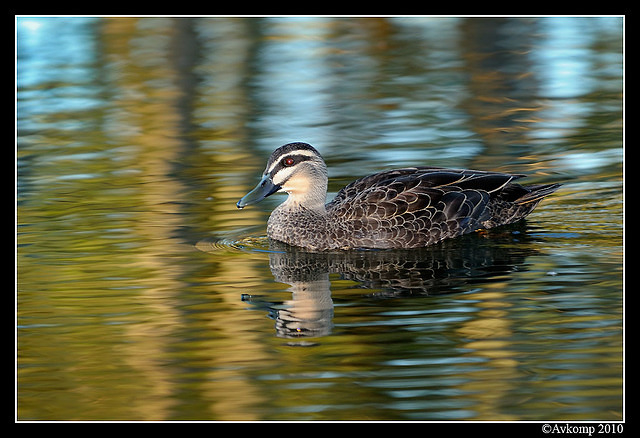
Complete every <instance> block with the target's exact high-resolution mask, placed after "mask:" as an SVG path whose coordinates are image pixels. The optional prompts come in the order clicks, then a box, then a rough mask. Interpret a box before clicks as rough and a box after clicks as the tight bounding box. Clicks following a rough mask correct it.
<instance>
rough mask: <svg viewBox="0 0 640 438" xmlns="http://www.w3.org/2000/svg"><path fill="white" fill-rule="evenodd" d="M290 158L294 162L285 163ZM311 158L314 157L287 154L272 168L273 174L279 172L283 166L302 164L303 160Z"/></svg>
mask: <svg viewBox="0 0 640 438" xmlns="http://www.w3.org/2000/svg"><path fill="white" fill-rule="evenodd" d="M289 159H292V160H293V162H292V163H291V164H285V161H288V160H289ZM311 159H313V157H311V156H309V155H303V154H287V155H285V156H284V157H282V158H280V159H279V160H278V162H277V164H276V165H275V166H273V169H272V170H271V174H272V175H275V174H276V173H277V172H279V171H280V170H281V169H283V168H287V167H292V166H295V165H296V164H300V163H301V162H303V161H309V160H311Z"/></svg>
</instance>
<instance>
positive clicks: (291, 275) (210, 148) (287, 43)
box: [16, 17, 624, 430]
mask: <svg viewBox="0 0 640 438" xmlns="http://www.w3.org/2000/svg"><path fill="white" fill-rule="evenodd" d="M622 25H623V22H622V19H621V18H616V17H606V18H596V17H593V18H591V17H590V18H553V17H550V18H513V19H509V18H500V19H490V18H486V19H478V18H476V19H473V18H426V17H425V18H384V19H382V18H381V19H374V18H367V19H349V18H322V17H316V18H276V17H273V18H263V19H260V18H255V19H248V18H193V19H188V18H180V19H173V18H141V19H138V18H118V19H97V18H42V17H40V18H30V17H20V18H18V19H17V22H16V28H17V59H18V65H17V149H16V159H17V161H16V172H17V181H16V196H17V238H16V242H17V254H16V260H17V288H16V289H17V317H16V322H17V329H16V334H17V385H16V396H17V411H16V418H17V419H18V420H36V421H37V420H157V421H161V420H433V421H441V420H454V421H455V420H509V421H523V420H528V421H543V420H544V421H569V420H581V421H584V420H597V421H610V420H622V419H624V404H623V322H624V319H623V316H624V307H623V304H624V301H623V287H622V278H623V265H622V263H623V213H622V212H623V149H622V140H623V136H622V120H623V116H622V91H623V89H622V66H623V58H622ZM289 141H306V142H309V143H311V144H313V145H314V146H316V147H317V148H318V149H319V150H320V152H321V153H322V154H323V155H324V156H325V158H326V161H327V163H328V166H329V172H330V183H329V185H330V186H329V190H330V192H331V193H330V195H331V194H334V193H335V192H337V191H338V190H339V189H340V188H341V187H342V186H344V185H345V184H347V183H348V182H349V181H351V180H353V179H354V178H357V177H359V176H363V175H365V174H367V173H370V172H374V171H377V170H380V169H387V168H391V167H397V166H405V165H416V164H418V165H420V164H421V165H436V166H451V167H469V168H479V169H491V170H498V171H509V172H517V173H527V174H529V175H531V177H530V178H529V179H528V181H530V182H531V183H552V182H561V183H563V186H562V188H561V189H560V190H559V191H558V192H557V193H556V194H555V195H553V196H552V197H550V198H548V199H547V200H545V201H544V202H542V203H541V204H540V206H539V207H538V209H537V210H536V211H535V212H534V214H532V215H531V216H530V218H529V219H528V220H527V221H526V222H523V223H521V224H518V225H515V226H511V227H506V228H502V229H497V230H493V231H491V232H490V233H483V234H474V235H470V236H464V237H462V238H460V239H457V240H453V241H449V242H445V243H443V244H441V245H437V246H434V247H432V248H426V249H424V250H419V251H360V252H351V253H344V252H339V253H329V254H308V253H305V252H304V251H294V250H292V249H290V248H279V247H273V246H270V245H269V242H268V241H267V240H266V238H265V226H266V220H267V218H268V215H269V212H270V211H271V209H272V208H273V207H274V206H275V205H276V204H277V203H278V202H281V201H282V197H281V196H272V197H271V198H269V199H267V200H265V201H264V202H263V203H261V204H258V205H257V206H255V207H252V208H246V209H244V210H242V211H238V210H237V209H236V207H235V203H236V202H237V200H238V199H239V198H240V197H241V196H243V195H244V194H245V193H246V192H247V191H248V190H249V189H251V188H252V187H253V185H254V184H255V182H256V181H257V179H258V177H259V174H260V173H261V171H262V169H263V167H264V163H265V161H266V159H267V157H268V155H269V154H270V152H271V151H272V150H273V149H274V148H276V147H277V146H279V145H281V144H284V143H286V142H289ZM536 430H537V429H536Z"/></svg>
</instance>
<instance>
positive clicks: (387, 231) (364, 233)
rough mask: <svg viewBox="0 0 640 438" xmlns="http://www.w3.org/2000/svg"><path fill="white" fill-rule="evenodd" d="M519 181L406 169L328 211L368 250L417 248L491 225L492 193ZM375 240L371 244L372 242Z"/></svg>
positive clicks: (367, 182) (338, 200) (345, 193)
mask: <svg viewBox="0 0 640 438" xmlns="http://www.w3.org/2000/svg"><path fill="white" fill-rule="evenodd" d="M519 176H520V175H507V174H500V173H494V172H474V171H463V170H455V169H440V168H406V169H397V170H391V171H387V172H382V173H379V174H375V175H371V176H367V177H364V178H361V179H359V180H357V181H354V182H353V183H351V184H349V185H348V186H346V187H345V188H344V189H342V190H341V191H340V192H338V194H337V195H336V197H335V198H334V200H333V201H332V202H331V203H329V204H328V205H327V209H328V210H329V211H330V212H331V214H332V215H333V216H334V218H335V219H336V222H339V223H341V224H343V225H344V226H345V227H346V229H345V234H346V235H348V236H353V238H354V239H355V238H359V237H360V238H361V239H362V241H363V242H364V243H363V246H371V245H375V247H405V248H408V247H414V246H424V245H429V244H432V243H435V242H438V241H440V240H442V239H444V238H447V237H455V236H458V235H461V234H465V233H468V232H471V231H474V230H476V229H478V228H480V227H481V224H482V222H483V221H486V220H488V219H490V211H489V209H488V208H487V205H488V204H489V202H490V199H491V193H494V192H497V191H499V190H500V189H501V188H503V187H505V186H506V185H507V184H509V182H510V181H512V180H513V179H515V178H518V177H519ZM369 240H372V242H369Z"/></svg>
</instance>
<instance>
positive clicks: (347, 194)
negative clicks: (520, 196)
mask: <svg viewBox="0 0 640 438" xmlns="http://www.w3.org/2000/svg"><path fill="white" fill-rule="evenodd" d="M523 176H525V175H519V174H506V173H498V172H486V171H476V170H463V169H447V168H440V167H408V168H403V169H394V170H388V171H385V172H380V173H376V174H373V175H369V176H365V177H363V178H360V179H358V180H356V181H353V182H352V183H350V184H349V185H347V186H346V187H344V188H343V189H342V190H340V191H339V192H338V193H337V195H336V196H335V198H334V199H333V201H331V202H330V203H329V204H327V208H328V209H329V208H337V207H339V206H340V205H342V204H345V203H346V204H349V205H353V203H376V202H379V201H380V200H381V199H390V198H393V197H395V196H398V195H400V196H402V194H403V193H410V194H418V193H421V192H425V193H426V192H427V189H443V190H445V191H447V192H451V191H455V190H459V191H462V190H467V189H470V190H482V191H485V192H487V193H494V192H498V191H500V190H501V189H503V188H504V187H505V186H507V185H508V184H509V183H510V182H511V181H513V180H515V179H517V178H521V177H523ZM409 197H411V195H409Z"/></svg>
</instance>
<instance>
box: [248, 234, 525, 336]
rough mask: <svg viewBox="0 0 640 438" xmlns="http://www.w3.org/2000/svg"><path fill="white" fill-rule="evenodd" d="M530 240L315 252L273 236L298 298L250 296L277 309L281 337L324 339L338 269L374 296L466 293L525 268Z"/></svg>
mask: <svg viewBox="0 0 640 438" xmlns="http://www.w3.org/2000/svg"><path fill="white" fill-rule="evenodd" d="M530 240H531V237H530V236H528V235H527V234H526V232H525V230H524V228H523V227H511V228H509V229H508V230H504V229H503V230H501V231H500V232H499V233H497V232H492V233H491V235H490V236H489V238H486V236H483V235H479V234H472V235H468V236H462V237H461V238H458V239H452V240H450V241H444V242H441V243H440V244H437V245H434V246H431V247H426V248H421V249H412V250H374V251H340V252H319V253H318V252H316V253H314V252H307V251H305V250H303V249H300V248H295V247H291V246H288V245H286V244H283V243H280V242H276V241H271V242H270V253H269V265H270V268H271V272H272V274H273V276H274V278H275V280H276V281H277V282H280V283H285V284H288V285H290V286H291V287H290V288H289V289H288V290H289V291H291V299H290V300H286V301H284V302H271V301H268V299H266V297H265V296H253V295H249V294H245V295H243V297H242V299H243V300H244V301H246V302H249V303H251V304H252V305H254V306H255V307H257V308H261V309H265V310H267V311H268V312H269V315H270V316H271V317H272V318H273V319H275V321H276V324H275V327H276V334H277V336H279V337H282V338H303V337H319V336H324V335H327V334H329V333H330V332H331V329H332V321H333V300H332V298H331V281H330V277H329V276H330V274H338V275H339V276H340V278H341V279H347V280H353V281H356V282H357V283H358V284H359V285H360V287H362V288H363V289H365V290H370V291H371V292H369V293H366V294H365V295H368V296H370V297H372V298H389V297H399V296H415V295H418V296H425V295H437V294H445V293H453V292H461V291H464V290H468V287H465V286H468V285H473V284H478V283H483V282H491V281H494V279H495V278H496V277H498V276H499V277H500V281H504V280H505V278H504V276H505V274H508V273H510V272H513V271H516V270H522V269H524V260H525V258H526V257H528V256H530V255H533V254H535V253H536V252H537V251H536V250H534V249H533V248H532V246H531V245H529V244H528V242H529V241H530Z"/></svg>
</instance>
